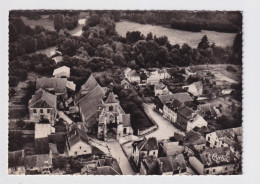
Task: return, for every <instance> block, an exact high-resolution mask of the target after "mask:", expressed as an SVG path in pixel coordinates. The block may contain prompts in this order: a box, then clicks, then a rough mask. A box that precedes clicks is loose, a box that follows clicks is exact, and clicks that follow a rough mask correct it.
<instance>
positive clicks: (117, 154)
mask: <svg viewBox="0 0 260 184" xmlns="http://www.w3.org/2000/svg"><path fill="white" fill-rule="evenodd" d="M107 145H108V147H109V151H110V153H111V155H112V157H114V158H115V159H116V160H117V162H118V164H119V166H120V168H121V170H122V172H123V175H135V174H136V173H135V172H134V171H133V169H132V167H131V165H130V163H129V161H128V159H127V157H126V156H125V153H124V151H123V150H122V148H121V146H120V144H119V142H117V141H113V142H110V141H109V142H107Z"/></svg>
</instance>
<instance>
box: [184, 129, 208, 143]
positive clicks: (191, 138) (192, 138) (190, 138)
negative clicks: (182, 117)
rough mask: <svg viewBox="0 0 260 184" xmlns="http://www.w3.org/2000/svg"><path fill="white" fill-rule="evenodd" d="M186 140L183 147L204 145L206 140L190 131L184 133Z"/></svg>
mask: <svg viewBox="0 0 260 184" xmlns="http://www.w3.org/2000/svg"><path fill="white" fill-rule="evenodd" d="M185 137H186V140H185V141H184V144H185V145H198V144H204V143H206V142H207V141H206V139H205V138H204V137H203V136H202V135H200V134H199V133H197V132H195V131H193V130H191V131H189V132H187V133H186V136H185Z"/></svg>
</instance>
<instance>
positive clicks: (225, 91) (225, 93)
mask: <svg viewBox="0 0 260 184" xmlns="http://www.w3.org/2000/svg"><path fill="white" fill-rule="evenodd" d="M232 91H233V89H223V90H222V91H221V93H222V94H223V95H230V94H231V93H232Z"/></svg>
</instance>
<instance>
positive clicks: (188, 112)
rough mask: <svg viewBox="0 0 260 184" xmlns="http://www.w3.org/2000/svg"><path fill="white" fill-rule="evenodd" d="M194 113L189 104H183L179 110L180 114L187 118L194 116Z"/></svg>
mask: <svg viewBox="0 0 260 184" xmlns="http://www.w3.org/2000/svg"><path fill="white" fill-rule="evenodd" d="M192 113H194V111H193V110H192V109H191V108H189V107H187V106H183V107H181V108H180V109H179V110H178V114H180V115H182V116H183V117H185V118H186V119H190V118H191V117H192Z"/></svg>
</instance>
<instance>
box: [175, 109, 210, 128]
mask: <svg viewBox="0 0 260 184" xmlns="http://www.w3.org/2000/svg"><path fill="white" fill-rule="evenodd" d="M175 125H176V126H178V127H180V128H182V129H183V130H185V131H190V130H192V129H193V128H195V127H199V128H200V127H204V126H208V123H207V121H205V120H204V119H203V117H201V116H200V115H198V114H196V113H195V112H194V111H193V110H192V109H191V108H189V107H187V106H183V107H182V108H179V109H178V112H177V122H176V124H175Z"/></svg>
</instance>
